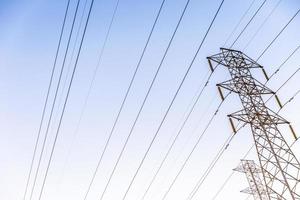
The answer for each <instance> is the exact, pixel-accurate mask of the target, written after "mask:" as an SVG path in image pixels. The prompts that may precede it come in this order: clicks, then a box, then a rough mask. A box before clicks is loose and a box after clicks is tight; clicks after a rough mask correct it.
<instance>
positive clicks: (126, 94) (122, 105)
mask: <svg viewBox="0 0 300 200" xmlns="http://www.w3.org/2000/svg"><path fill="white" fill-rule="evenodd" d="M164 3H165V0H163V1H162V3H161V5H160V8H159V10H158V13H157V15H156V18H155V20H154V23H153V25H152V28H151V30H150V33H149V35H148V38H147V41H146V43H145V46H144V48H143V51H142V54H141V56H140V59H139V61H138V63H137V65H136V68H135V71H134V73H133V76H132V78H131V80H130V83H129V86H128V88H127V90H126V93H125V96H124V98H123V101H122V103H121V106H120V109H119V111H118V114H117V116H116V118H115V120H114V124H113V126H112V129H111V131H110V133H109V136H108V138H107V140H106V142H105V145H104V149H103V151H102V152H101V156H100V158H99V160H98V163H97V166H96V168H95V171H94V173H93V176H92V179H91V181H90V183H89V186H88V189H87V192H86V193H85V197H84V200H85V199H86V198H87V196H88V193H89V191H90V189H91V186H92V184H93V182H94V179H95V177H96V175H97V172H98V169H99V166H100V164H101V162H102V159H103V156H104V154H105V152H106V149H107V147H108V144H109V142H110V140H111V137H112V135H113V132H114V130H115V127H116V125H117V122H118V121H119V117H120V114H121V112H122V110H123V108H124V105H125V102H126V100H127V97H128V95H129V92H130V90H131V87H132V85H133V82H134V80H135V77H136V74H137V72H138V70H139V68H140V65H141V62H142V60H143V58H144V55H145V52H146V49H147V47H148V44H149V42H150V39H151V37H152V34H153V31H154V28H155V27H156V24H157V21H158V18H159V16H160V14H161V11H162V8H163V6H164Z"/></svg>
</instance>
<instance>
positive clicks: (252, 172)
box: [234, 160, 268, 200]
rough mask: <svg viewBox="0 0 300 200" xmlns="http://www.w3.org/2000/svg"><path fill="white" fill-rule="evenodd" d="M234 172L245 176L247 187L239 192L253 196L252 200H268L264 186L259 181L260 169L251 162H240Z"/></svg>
mask: <svg viewBox="0 0 300 200" xmlns="http://www.w3.org/2000/svg"><path fill="white" fill-rule="evenodd" d="M234 171H238V172H242V173H245V174H246V177H247V181H248V183H249V187H248V188H246V189H244V190H242V191H241V192H244V193H247V194H251V195H253V198H254V200H268V195H267V191H266V188H265V185H264V184H263V182H262V180H261V177H260V175H261V169H260V167H259V166H257V165H256V164H255V162H254V161H253V160H241V163H240V165H239V166H238V167H237V168H235V169H234Z"/></svg>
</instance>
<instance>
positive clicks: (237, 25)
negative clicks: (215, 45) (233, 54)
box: [223, 0, 256, 46]
mask: <svg viewBox="0 0 300 200" xmlns="http://www.w3.org/2000/svg"><path fill="white" fill-rule="evenodd" d="M255 1H256V0H252V2H251V3H250V5H249V6H248V8H247V10H246V11H245V12H244V14H243V16H242V17H241V18H240V20H239V22H238V23H237V24H236V25H235V27H234V28H233V30H232V31H231V33H230V34H229V36H228V37H227V39H226V41H225V43H224V44H223V46H226V44H227V43H228V41H229V39H230V38H231V37H232V36H233V34H234V33H235V31H236V30H237V29H238V27H239V26H240V24H241V23H242V21H243V20H244V18H245V17H246V15H247V14H248V12H249V11H250V9H251V8H252V6H253V4H254V2H255Z"/></svg>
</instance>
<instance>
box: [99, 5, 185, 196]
mask: <svg viewBox="0 0 300 200" xmlns="http://www.w3.org/2000/svg"><path fill="white" fill-rule="evenodd" d="M189 3H190V0H187V2H186V4H185V7H184V9H183V11H182V13H181V16H180V18H179V21H178V22H177V25H176V27H175V30H174V32H173V34H172V37H171V39H170V41H169V43H168V46H167V48H166V50H165V52H164V55H163V57H162V59H161V61H160V64H159V66H158V68H157V70H156V72H155V75H154V77H153V79H152V81H151V84H150V87H149V88H148V91H147V93H146V96H145V97H144V100H143V102H142V105H141V107H140V109H139V111H138V114H137V116H136V118H135V120H134V123H133V125H132V127H131V130H130V132H129V134H128V135H127V138H126V140H125V143H124V144H123V147H122V150H121V152H120V154H119V156H118V158H117V162H116V163H115V165H114V167H113V170H112V172H111V173H110V175H109V179H108V181H107V183H106V185H105V188H104V190H103V192H102V193H101V197H100V199H101V200H102V199H103V197H104V195H105V193H106V190H107V188H108V186H109V184H110V181H111V179H112V177H113V175H114V173H115V171H116V168H117V166H118V164H119V162H120V160H121V157H122V156H123V153H124V151H125V148H126V147H127V144H128V141H129V139H130V138H131V135H132V133H133V129H134V127H135V125H136V123H137V121H138V119H139V116H140V114H141V112H142V110H143V108H144V105H145V103H146V101H147V99H148V96H149V94H150V91H151V90H152V87H153V85H154V82H155V80H156V78H157V75H158V73H159V71H160V69H161V67H162V64H163V63H164V60H165V58H166V56H167V53H168V51H169V49H170V47H171V44H172V42H173V39H174V37H175V35H176V33H177V30H178V28H179V25H180V24H181V21H182V19H183V16H184V14H185V12H186V10H187V7H188V5H189Z"/></svg>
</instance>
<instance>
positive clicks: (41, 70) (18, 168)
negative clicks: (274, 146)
mask: <svg viewBox="0 0 300 200" xmlns="http://www.w3.org/2000/svg"><path fill="white" fill-rule="evenodd" d="M88 2H90V1H89V0H88ZM185 2H186V0H176V1H174V0H166V3H165V5H164V7H163V10H162V13H161V16H160V18H159V20H158V24H157V26H156V28H155V30H154V33H153V37H152V38H151V40H150V43H149V46H148V49H147V51H146V53H145V57H144V59H143V60H142V63H141V68H140V70H139V71H138V74H137V77H136V80H135V81H134V84H133V87H132V90H131V92H130V94H129V96H128V99H127V102H126V104H125V107H124V110H123V112H122V114H121V116H120V121H119V123H118V124H117V127H116V130H115V133H114V135H113V137H112V140H111V143H110V145H109V147H108V149H107V153H106V154H105V156H104V158H103V163H102V165H101V167H100V169H99V172H98V175H97V177H96V180H95V183H94V184H93V186H92V189H91V193H90V194H89V196H88V200H93V199H95V200H96V199H99V197H100V194H101V192H102V191H103V188H104V185H105V183H106V181H107V179H108V176H109V174H110V172H111V170H112V166H113V164H114V163H115V161H116V159H117V156H118V154H119V152H120V151H121V147H122V144H123V143H124V140H125V138H126V136H127V134H128V133H129V130H130V127H131V125H132V123H133V121H134V118H135V116H136V114H137V112H138V109H139V107H140V105H141V103H142V100H143V98H144V96H145V94H146V92H147V89H148V87H149V84H150V82H151V79H152V78H153V76H154V73H155V71H156V69H157V67H158V64H159V62H160V60H161V58H162V56H163V53H164V51H165V48H166V46H167V44H168V41H169V40H170V37H171V34H172V32H173V30H174V27H175V25H176V23H177V21H178V19H179V17H180V14H181V12H182V9H183V7H184V4H185ZM220 2H221V1H220V0H209V1H208V0H202V1H197V0H191V2H190V5H189V7H188V8H187V12H186V15H185V16H184V18H183V21H182V23H181V25H180V27H179V29H178V32H177V34H176V36H175V38H174V41H173V43H172V45H171V48H170V50H169V52H168V54H167V57H166V59H165V62H164V63H163V66H162V69H161V71H160V73H159V75H158V77H157V80H156V82H155V84H154V86H153V89H152V91H151V93H150V96H149V98H148V100H147V102H146V105H145V108H144V110H143V112H142V114H141V117H140V119H139V121H138V123H137V126H136V127H135V130H134V133H133V135H132V138H131V140H130V141H129V143H128V147H127V149H126V150H125V153H124V156H123V157H122V159H121V162H120V165H119V167H118V169H117V170H116V173H115V175H114V177H113V179H112V182H111V184H110V186H109V188H108V190H107V193H106V195H105V197H104V199H105V200H118V199H120V198H121V197H122V196H123V195H124V192H125V190H126V188H127V185H128V183H129V181H130V180H131V178H132V176H133V174H134V172H135V170H136V168H137V166H138V164H139V162H140V160H141V159H142V156H143V154H144V152H145V151H146V148H147V146H148V144H149V143H150V140H151V138H152V136H153V134H154V133H155V131H156V129H157V127H158V125H159V122H160V121H161V119H162V117H163V115H164V113H165V111H166V109H167V107H168V105H169V103H170V101H171V99H172V97H173V95H174V93H175V91H176V89H177V87H178V85H179V83H180V81H181V79H182V77H183V75H184V73H185V71H186V69H187V67H188V65H189V63H190V62H191V59H192V57H193V55H194V54H195V51H196V49H197V47H198V45H199V44H200V42H201V40H202V38H203V36H204V34H205V32H206V30H207V27H208V25H209V23H210V22H211V20H212V17H213V15H214V13H215V12H216V10H217V8H218V5H219V4H220ZM251 2H252V0H245V1H238V0H225V2H224V5H223V7H222V8H221V11H220V13H219V16H218V17H217V18H216V21H215V23H214V25H213V27H212V29H211V31H210V33H209V35H208V37H207V39H206V41H205V42H204V44H203V48H202V49H201V51H200V52H199V54H198V56H197V59H196V61H195V63H194V65H193V67H192V69H191V71H190V73H189V75H188V78H187V80H186V82H185V83H184V85H183V87H182V89H181V91H180V93H179V95H178V98H177V99H176V101H175V103H174V105H173V107H172V109H171V111H170V113H169V115H168V117H167V119H166V122H165V123H164V125H163V127H162V129H161V131H160V133H159V135H158V138H157V140H156V141H155V143H154V145H153V148H152V149H151V151H150V153H149V156H148V157H147V159H146V161H145V163H144V165H143V168H142V170H141V172H140V173H139V175H138V177H137V179H136V181H135V182H134V184H133V186H132V188H131V190H130V192H129V194H128V197H127V199H130V200H135V199H136V200H138V199H140V198H141V196H142V195H143V192H144V191H145V189H146V187H147V185H148V184H149V181H150V180H151V178H152V176H153V174H154V173H155V170H156V169H157V167H158V166H159V163H160V162H161V160H162V158H163V155H164V154H165V152H166V151H167V149H168V147H169V145H170V142H171V140H172V139H173V138H174V136H175V134H176V133H177V131H178V129H179V128H180V125H181V123H182V122H183V118H184V116H185V113H186V110H187V109H188V108H189V106H190V102H191V101H193V100H194V99H193V97H194V95H195V93H196V92H197V91H198V89H199V87H200V88H201V87H202V86H203V84H204V80H205V77H206V74H207V73H208V72H209V67H208V64H207V60H206V57H207V56H210V55H212V54H215V53H218V52H219V48H220V47H223V46H224V43H225V41H226V39H227V38H228V36H229V35H230V33H231V32H232V30H233V29H234V27H235V26H236V24H237V23H238V21H239V19H240V18H241V16H242V15H243V13H244V12H245V10H246V9H247V8H248V6H249V5H250V4H251ZM261 2H262V0H256V1H255V2H254V4H253V6H252V7H251V9H250V10H249V13H248V14H247V15H246V16H245V19H244V20H243V21H242V23H241V25H240V26H239V27H238V29H237V30H236V32H234V34H233V36H232V37H231V38H229V41H228V44H227V45H225V47H229V44H231V43H232V42H233V41H234V39H235V38H236V37H237V35H238V34H239V33H240V31H241V30H242V28H243V27H244V26H245V25H246V23H247V22H248V21H249V19H250V18H251V16H252V15H253V13H254V12H255V10H256V9H257V8H258V7H259V5H260V4H261ZM277 2H278V1H276V0H269V1H267V2H266V4H265V5H264V7H263V8H262V10H261V12H260V13H259V14H258V15H257V17H256V18H255V19H254V20H253V23H251V24H250V25H249V27H248V28H247V29H246V30H245V32H244V34H243V35H242V36H241V37H240V39H239V40H238V41H237V43H236V45H235V46H234V48H235V49H240V50H243V49H244V47H245V45H246V44H247V43H248V41H249V40H250V39H251V38H252V36H253V35H254V33H255V32H256V30H257V28H258V27H259V26H260V25H261V23H262V22H263V21H264V19H265V18H266V17H267V16H268V14H269V13H270V12H271V10H272V9H273V8H274V6H275V5H276V3H277ZM66 3H67V1H65V0H52V1H45V0H28V1H16V0H1V1H0V28H1V34H0V44H1V45H0V91H1V93H0V102H1V103H0V111H1V112H0V119H1V122H2V123H1V124H0V135H1V140H0V163H1V164H0V177H1V179H0V199H5V200H16V199H22V198H23V194H24V189H25V185H26V178H27V175H28V170H29V167H30V161H31V157H32V152H33V147H34V142H35V138H36V134H37V131H38V125H39V121H40V118H41V113H42V108H43V103H44V100H45V95H46V89H47V87H48V82H49V78H50V73H51V69H52V65H53V60H54V56H55V51H56V47H57V42H58V38H59V31H60V27H61V23H62V19H63V14H64V10H65V6H66ZM83 3H84V0H83V1H82V2H81V4H80V9H79V14H80V15H81V13H82V11H83ZM115 3H116V1H115V0H110V1H109V0H95V4H94V8H93V11H92V14H91V20H90V23H89V26H88V29H87V34H86V38H85V40H84V43H83V49H82V54H81V56H80V58H79V63H78V70H77V72H76V74H75V78H74V84H73V86H72V90H71V93H70V97H69V101H68V104H67V107H66V113H65V116H64V118H63V123H62V127H61V131H60V135H59V138H58V142H57V145H56V149H55V152H54V157H53V162H52V164H51V168H50V171H49V176H48V179H47V183H46V186H45V191H44V195H43V198H42V199H43V200H54V199H55V200H65V199H72V200H83V197H84V193H85V191H86V189H87V187H88V183H89V181H90V178H91V176H92V172H93V170H94V168H95V166H96V163H97V160H98V158H99V155H100V152H101V150H102V149H103V146H104V143H105V140H106V138H107V136H108V134H109V131H110V128H111V126H112V124H113V121H114V119H115V117H116V114H117V111H118V109H119V107H120V104H121V101H122V99H123V97H124V95H125V92H126V89H127V87H128V84H129V81H130V79H131V76H132V74H133V70H134V69H135V66H136V64H137V62H138V59H139V57H140V54H141V51H142V48H143V47H144V45H145V42H146V39H147V36H148V34H149V31H150V29H151V26H152V24H153V21H154V19H155V15H156V13H157V11H158V8H159V6H160V3H161V1H160V0H151V1H150V0H142V1H140V0H120V5H119V8H118V10H117V13H116V18H115V21H114V23H113V25H112V29H111V33H110V35H109V38H108V41H107V44H106V48H105V49H104V53H103V57H102V59H101V62H100V65H99V70H98V73H97V75H96V79H95V82H94V84H93V87H92V90H91V94H90V96H89V99H88V103H87V106H86V109H85V110H84V113H83V116H82V119H81V121H80V119H79V116H80V113H81V112H82V108H83V106H84V104H85V103H84V102H85V98H86V95H87V92H88V88H89V85H90V81H91V78H92V76H93V72H94V69H95V67H96V65H97V62H98V55H99V52H100V49H101V47H102V45H103V42H104V38H105V34H106V31H107V28H108V25H109V21H110V18H111V16H112V12H113V9H114V6H115ZM75 4H76V2H75V1H74V0H71V10H70V13H71V14H72V13H73V12H74V8H75ZM298 9H300V2H299V1H297V0H282V1H281V3H280V4H279V6H278V8H277V9H276V10H275V11H274V13H273V14H272V16H271V17H270V18H269V20H268V21H267V22H266V23H265V25H264V26H263V28H262V29H261V30H260V31H259V32H258V34H257V35H256V37H255V38H254V39H253V40H251V43H249V46H248V47H247V48H246V49H244V52H245V53H246V54H247V55H249V56H250V57H252V58H254V59H256V58H257V57H258V56H259V55H260V53H261V52H262V51H263V50H264V49H265V47H266V46H267V45H268V44H269V43H270V42H271V41H272V40H273V38H274V37H275V36H276V35H277V33H278V32H279V31H280V30H281V28H282V27H283V26H284V25H285V24H286V23H287V22H288V20H289V19H290V18H291V17H292V16H293V15H294V14H295V12H296V11H297V10H298ZM85 16H86V13H85ZM70 25H71V15H68V20H67V30H69V29H70ZM299 27H300V16H297V17H296V18H295V20H294V21H293V22H292V23H291V24H290V25H289V26H288V28H287V29H286V30H285V31H284V32H283V33H282V35H281V36H280V37H279V38H278V39H277V40H276V42H275V43H274V44H273V45H272V46H271V47H270V49H269V50H268V51H267V52H266V53H265V54H264V56H263V57H262V58H261V59H260V60H259V63H260V64H262V65H263V66H265V69H266V71H267V72H268V73H269V74H271V73H273V72H274V71H275V70H276V69H277V68H278V66H279V65H280V64H281V63H282V62H283V61H284V60H285V59H286V57H287V56H288V55H289V54H290V53H291V52H292V51H293V50H294V49H295V48H296V47H297V46H298V45H300V39H299V38H300V32H299ZM77 29H78V21H77V23H76V24H75V30H76V31H77ZM80 31H81V33H82V29H81V30H80ZM66 36H67V35H64V38H63V49H64V48H65V46H66V41H67V37H66ZM74 42H75V40H74V37H73V39H72V41H71V47H72V48H73V45H74ZM75 47H78V43H77V44H75ZM62 55H63V51H62V52H61V53H60V57H59V62H58V67H59V68H60V67H61V63H62ZM69 63H70V64H69ZM73 64H74V59H71V57H70V55H69V56H68V58H67V65H66V66H67V67H68V66H71V67H72V66H73ZM299 67H300V51H299V52H296V53H295V55H294V56H293V57H292V58H291V59H290V60H289V61H288V62H287V63H286V64H285V65H284V67H283V68H282V69H281V70H280V71H279V72H278V73H277V74H276V75H275V76H274V77H273V78H272V79H271V81H270V82H269V84H268V86H269V87H270V88H271V89H273V90H276V89H277V88H278V87H279V86H280V85H281V84H282V83H283V82H284V81H285V80H286V79H287V78H288V77H289V76H290V75H291V74H292V73H293V72H294V71H295V70H296V69H297V68H299ZM254 75H255V76H256V77H258V79H259V80H261V81H262V82H263V81H264V80H263V78H262V75H261V72H260V71H256V72H254ZM55 77H56V78H55V80H56V81H57V77H58V72H56V74H55ZM228 78H229V74H228V72H227V71H226V69H225V68H224V67H219V68H218V69H217V71H216V72H215V73H214V75H213V77H212V79H211V80H210V82H209V85H208V87H207V88H206V89H205V91H204V93H203V96H202V98H201V100H200V102H199V103H198V104H197V107H196V109H195V111H194V112H193V114H192V115H191V118H190V120H189V121H188V123H187V124H186V126H185V128H184V130H183V132H182V134H181V136H180V137H179V139H178V141H177V143H176V145H175V146H174V149H173V150H172V152H171V154H170V157H169V158H168V160H167V162H166V165H164V167H163V168H162V170H161V172H160V175H159V177H158V178H157V180H156V181H155V183H154V185H153V187H152V188H151V190H150V191H149V194H148V196H147V198H146V199H153V200H156V199H157V200H160V199H161V198H162V196H163V194H164V192H165V191H166V190H167V188H168V186H169V185H170V183H171V181H172V179H173V178H174V176H175V175H176V173H177V171H178V170H179V169H180V166H181V164H182V163H183V161H184V159H185V158H186V156H187V155H188V153H189V152H190V151H191V149H192V146H193V144H194V143H195V141H196V140H197V137H198V136H199V135H200V134H201V132H202V131H203V129H204V127H205V125H206V124H207V122H208V120H209V117H210V116H211V115H213V113H214V112H215V110H216V107H217V105H218V104H219V102H220V98H219V96H218V93H217V89H216V87H215V85H216V84H217V83H219V82H222V81H225V80H227V79H228ZM299 78H300V74H297V75H296V76H295V77H293V79H291V81H289V83H288V84H287V85H286V86H285V87H283V88H282V89H281V90H280V91H279V94H278V95H279V97H280V99H282V102H286V101H287V100H288V99H289V98H290V97H291V96H292V95H293V94H294V93H295V92H296V91H297V90H299V89H300V86H299ZM63 80H67V81H68V80H70V74H67V73H64V75H63ZM65 89H66V88H64V90H63V89H62V90H60V91H59V98H58V102H59V103H58V106H57V107H56V108H55V112H54V120H53V123H52V124H51V129H50V130H51V131H50V133H49V140H48V142H47V145H46V153H45V157H44V159H43V162H42V166H41V169H42V170H41V174H44V170H45V167H46V161H47V159H48V157H49V154H50V150H51V149H50V148H51V144H52V142H53V139H54V134H55V128H56V126H57V123H58V116H59V113H60V111H61V108H62V102H63V101H62V100H63V98H64V96H65V92H66V90H65ZM51 94H52V96H51V97H53V91H52V93H51ZM274 102H275V100H273V102H272V101H271V103H270V104H269V106H270V107H271V108H272V109H274V110H277V109H278V107H276V104H275V103H274ZM240 108H241V104H240V102H239V99H238V98H237V96H236V95H230V96H229V98H228V99H227V100H226V101H225V102H224V105H223V106H222V108H221V109H220V111H219V113H218V115H217V116H216V118H215V120H214V122H213V124H212V126H211V127H210V128H209V129H208V131H207V132H206V134H205V135H204V137H203V139H202V140H201V143H200V144H199V146H198V147H197V149H196V151H195V152H194V154H193V156H192V157H191V160H190V162H189V163H188V165H187V167H186V168H185V170H184V171H183V173H182V174H181V175H180V177H179V179H178V181H177V182H176V184H175V185H174V187H173V189H172V190H171V191H170V193H169V195H168V197H167V199H173V200H177V199H178V200H179V199H185V198H187V196H188V194H189V192H191V190H192V188H193V186H194V184H195V183H196V182H197V180H198V179H199V178H200V177H201V176H202V174H203V172H204V171H205V169H206V168H207V166H208V165H209V163H210V162H211V160H212V159H213V157H214V156H215V154H216V153H217V151H218V150H219V148H220V146H221V145H222V144H223V143H224V141H225V139H226V138H227V137H228V136H229V135H230V134H231V129H230V125H229V122H228V119H227V117H226V116H227V114H230V113H232V112H234V111H237V110H239V109H240ZM299 110H300V97H297V98H295V99H294V100H293V101H292V102H291V103H290V104H288V105H287V106H286V107H285V108H284V109H283V110H282V112H281V114H282V116H283V117H285V118H286V119H287V120H289V121H291V122H292V124H293V126H294V128H295V130H296V132H297V133H298V135H299V134H300V119H299ZM48 115H49V112H48V114H47V116H48ZM79 121H80V124H78V122H79ZM44 129H45V127H43V130H44ZM282 131H283V135H284V136H285V138H286V139H287V141H288V142H289V143H291V142H292V141H293V138H292V135H291V133H290V132H289V131H288V129H287V127H283V128H282ZM42 133H43V134H44V131H43V132H42ZM252 144H253V139H252V136H251V132H250V128H249V127H248V126H246V127H245V128H244V129H243V130H242V131H240V132H239V133H238V134H237V135H236V136H235V138H234V139H233V141H232V143H231V145H230V146H229V148H228V149H227V150H226V152H225V154H224V156H223V157H222V158H221V159H220V161H219V162H218V164H217V165H216V167H215V169H214V170H213V172H212V173H211V175H210V176H209V177H208V179H207V180H206V182H205V184H204V185H203V187H201V189H200V191H199V192H198V193H197V196H196V198H195V199H211V198H212V197H213V195H214V194H215V192H216V191H217V189H218V188H219V187H220V185H221V184H222V183H223V181H224V180H225V179H226V178H227V176H228V175H229V174H230V173H231V170H232V169H233V168H235V167H236V166H237V165H238V163H239V159H240V158H241V157H243V155H244V154H245V153H246V152H247V150H248V149H249V148H250V147H251V146H252ZM293 150H294V153H295V154H296V155H297V157H298V158H300V143H299V142H297V143H296V144H295V145H294V146H293ZM248 158H249V159H254V160H257V156H256V154H255V152H254V151H252V152H251V154H250V155H249V157H248ZM41 181H42V179H41V177H39V179H38V182H37V188H36V192H35V193H34V198H33V199H37V194H38V191H39V189H40V185H41ZM246 187H247V182H246V177H245V176H244V175H243V174H235V175H234V176H233V178H232V180H231V181H230V183H229V184H228V187H226V188H224V191H223V192H222V194H221V196H220V197H219V199H231V200H238V199H239V200H240V199H243V198H246V197H247V195H245V194H242V193H239V191H240V190H242V189H244V188H246Z"/></svg>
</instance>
